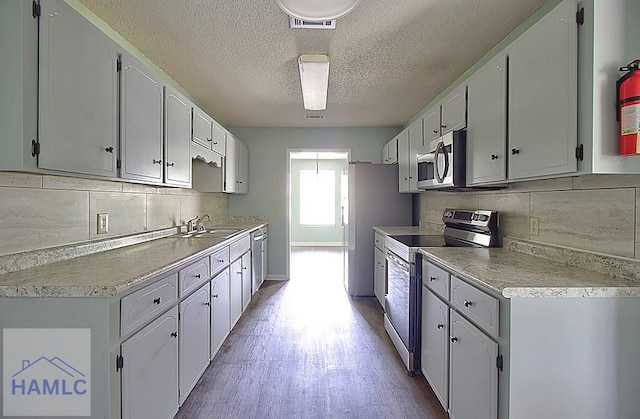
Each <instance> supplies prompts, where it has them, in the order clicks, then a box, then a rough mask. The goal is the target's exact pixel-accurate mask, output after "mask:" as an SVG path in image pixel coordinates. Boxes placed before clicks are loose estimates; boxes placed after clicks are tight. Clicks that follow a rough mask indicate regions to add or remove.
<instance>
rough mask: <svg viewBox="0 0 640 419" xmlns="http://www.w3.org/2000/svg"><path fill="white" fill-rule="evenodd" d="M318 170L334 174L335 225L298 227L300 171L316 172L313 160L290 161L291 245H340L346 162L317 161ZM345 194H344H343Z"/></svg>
mask: <svg viewBox="0 0 640 419" xmlns="http://www.w3.org/2000/svg"><path fill="white" fill-rule="evenodd" d="M317 168H318V169H319V170H332V171H333V172H334V173H335V198H334V199H335V208H334V216H335V225H332V226H310V225H300V171H301V170H313V171H315V170H316V161H315V160H291V169H290V170H291V232H290V234H291V245H292V246H300V245H308V244H313V245H328V246H335V245H342V234H343V231H342V223H341V218H342V213H341V208H342V206H341V202H340V201H341V196H342V192H341V189H340V187H341V175H342V172H343V171H344V170H346V168H347V161H346V160H319V161H318V166H317ZM345 193H346V192H345Z"/></svg>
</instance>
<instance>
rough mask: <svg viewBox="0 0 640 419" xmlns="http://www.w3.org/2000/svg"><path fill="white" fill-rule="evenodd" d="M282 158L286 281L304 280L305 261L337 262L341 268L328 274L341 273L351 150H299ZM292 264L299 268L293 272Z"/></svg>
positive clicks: (306, 264) (289, 151) (306, 263)
mask: <svg viewBox="0 0 640 419" xmlns="http://www.w3.org/2000/svg"><path fill="white" fill-rule="evenodd" d="M287 154H288V156H287V157H288V158H287V180H288V181H287V201H288V202H287V203H286V208H287V234H286V237H287V243H286V249H287V251H286V257H287V260H286V267H287V279H296V278H297V277H300V276H303V274H302V272H304V270H305V269H306V267H307V266H308V262H306V261H309V260H317V261H318V263H321V262H320V261H322V260H332V261H338V262H339V263H340V266H338V267H336V269H335V270H332V271H336V272H342V269H341V267H342V264H343V258H344V256H343V255H344V254H345V253H346V252H345V248H344V246H345V231H344V230H345V229H344V220H345V216H346V213H345V212H346V211H347V208H348V205H347V203H348V180H347V179H348V177H347V173H348V170H347V169H348V163H349V161H350V150H348V149H298V150H287ZM314 255H317V256H318V257H317V258H315V257H314ZM327 255H333V256H331V257H329V258H328V259H327ZM292 260H293V261H294V262H295V266H296V267H301V268H303V267H304V269H292ZM303 261H305V262H303ZM332 263H333V262H332ZM308 269H313V266H308ZM332 276H333V275H332ZM338 279H340V278H338Z"/></svg>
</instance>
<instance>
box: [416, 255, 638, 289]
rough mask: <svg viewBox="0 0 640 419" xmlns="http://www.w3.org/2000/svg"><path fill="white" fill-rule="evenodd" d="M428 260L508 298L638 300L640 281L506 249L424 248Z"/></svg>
mask: <svg viewBox="0 0 640 419" xmlns="http://www.w3.org/2000/svg"><path fill="white" fill-rule="evenodd" d="M420 253H422V254H423V255H424V256H425V257H426V258H427V259H428V260H431V261H434V262H436V263H437V264H439V265H441V266H443V267H445V268H447V269H448V270H450V271H455V272H459V273H461V274H462V275H463V276H464V277H467V278H468V279H470V280H472V281H475V282H478V283H480V284H482V285H484V286H486V287H488V288H489V289H491V290H493V291H495V292H497V293H498V294H502V295H503V296H504V297H507V298H581V297H640V280H638V279H628V278H616V277H613V276H611V275H607V274H605V273H600V272H596V271H592V270H587V269H584V268H580V267H575V266H569V265H566V264H563V263H560V262H556V261H553V260H549V259H545V258H541V257H536V256H530V255H526V254H523V253H519V252H515V251H512V250H508V249H505V248H490V249H479V248H471V247H441V248H423V249H421V250H420Z"/></svg>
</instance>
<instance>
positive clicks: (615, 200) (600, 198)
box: [420, 157, 640, 258]
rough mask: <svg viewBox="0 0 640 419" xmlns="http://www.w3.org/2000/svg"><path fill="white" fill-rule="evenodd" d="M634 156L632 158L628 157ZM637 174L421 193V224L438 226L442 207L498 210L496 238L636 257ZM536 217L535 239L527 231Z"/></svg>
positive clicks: (639, 185)
mask: <svg viewBox="0 0 640 419" xmlns="http://www.w3.org/2000/svg"><path fill="white" fill-rule="evenodd" d="M632 158H633V157H632ZM638 188H640V175H587V176H576V177H567V178H561V179H551V180H544V181H531V182H521V183H514V184H511V185H510V186H509V188H508V189H504V190H500V191H492V192H461V193H448V192H437V191H428V192H423V193H421V194H420V214H421V216H420V222H421V225H425V226H428V227H434V228H441V227H442V212H443V210H444V209H445V208H447V207H450V208H466V209H478V208H479V209H490V210H497V211H500V235H501V236H502V237H504V236H508V237H515V238H520V239H527V240H532V241H536V242H542V243H546V244H552V245H558V246H563V247H571V248H576V249H582V250H588V251H592V252H598V253H605V254H610V255H614V256H623V257H629V258H640V240H639V237H638V231H639V224H640V218H639V217H638V214H640V200H638V196H640V194H638ZM529 217H537V218H538V219H539V235H538V236H535V235H532V234H530V232H529Z"/></svg>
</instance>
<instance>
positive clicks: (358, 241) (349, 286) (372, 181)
mask: <svg viewBox="0 0 640 419" xmlns="http://www.w3.org/2000/svg"><path fill="white" fill-rule="evenodd" d="M348 175H349V176H348V178H349V194H348V205H344V207H343V209H342V214H343V217H342V224H343V241H344V246H345V247H344V249H345V252H344V272H343V275H344V287H345V289H346V290H347V292H348V293H349V295H353V296H358V297H361V296H362V297H364V296H373V295H374V293H373V264H374V231H373V226H410V225H411V194H401V193H399V192H398V189H399V183H398V165H395V164H374V163H362V162H351V163H349V165H348Z"/></svg>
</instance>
